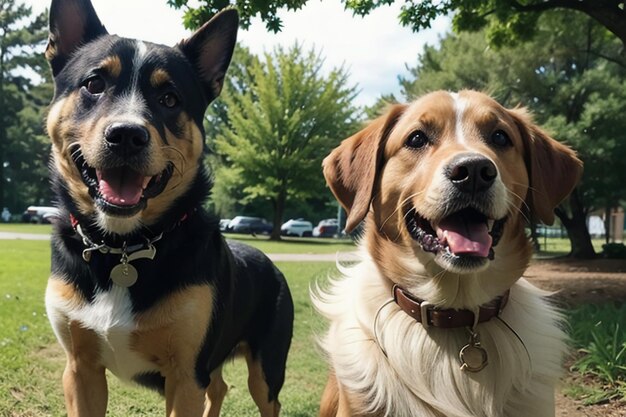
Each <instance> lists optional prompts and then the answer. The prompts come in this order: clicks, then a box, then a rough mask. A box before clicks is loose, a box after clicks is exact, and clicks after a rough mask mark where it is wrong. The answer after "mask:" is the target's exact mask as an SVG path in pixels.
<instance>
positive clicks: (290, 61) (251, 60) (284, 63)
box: [213, 44, 356, 228]
mask: <svg viewBox="0 0 626 417" xmlns="http://www.w3.org/2000/svg"><path fill="white" fill-rule="evenodd" d="M243 55H244V57H245V55H246V54H243ZM322 63H323V60H322V59H321V57H320V56H319V55H318V54H317V53H316V52H315V51H313V50H311V51H309V52H306V53H305V52H303V51H302V49H301V48H300V46H299V45H297V44H296V45H294V46H293V47H291V48H290V49H289V50H283V49H281V48H279V49H276V50H275V51H274V53H273V54H265V56H264V60H261V59H259V58H257V57H251V56H249V54H248V56H247V59H246V65H245V66H240V65H237V63H235V70H234V74H233V78H232V79H230V78H229V79H228V81H227V85H226V87H225V88H224V91H223V92H222V97H221V99H220V102H219V104H218V105H219V106H223V107H220V109H221V110H224V109H227V111H216V112H214V113H213V118H214V119H215V126H217V127H216V129H217V130H216V132H215V134H216V138H215V148H216V151H217V155H218V160H221V161H222V165H221V166H219V167H217V168H216V170H215V173H216V177H217V178H218V181H217V184H216V188H215V196H216V197H217V199H218V202H219V201H222V200H221V198H220V197H223V196H226V195H229V194H232V192H233V191H232V190H238V192H239V193H240V194H239V195H238V197H239V198H240V202H242V203H248V202H251V201H257V200H261V201H267V202H269V203H270V205H271V207H272V210H273V213H274V216H273V222H274V226H275V228H276V227H280V223H281V222H282V215H283V211H284V208H285V203H286V202H287V201H292V202H294V201H306V200H307V199H311V198H315V197H317V198H319V196H320V195H329V194H328V193H327V191H326V190H325V187H324V180H323V177H322V175H321V173H320V166H321V162H322V159H323V157H324V156H325V155H326V154H327V153H328V152H329V151H330V149H332V148H333V147H334V146H336V145H337V143H338V142H339V140H340V139H342V138H343V137H344V136H345V134H346V133H342V134H338V133H337V132H350V131H351V130H352V127H353V125H354V120H355V115H356V109H355V108H354V107H353V106H352V104H351V103H352V100H353V98H354V95H355V88H354V87H349V86H347V83H348V73H347V72H346V71H345V70H343V69H341V68H340V69H333V70H332V71H330V73H329V74H327V75H324V74H323V72H322ZM224 118H225V120H224ZM236 196H237V195H236ZM218 204H223V203H218Z"/></svg>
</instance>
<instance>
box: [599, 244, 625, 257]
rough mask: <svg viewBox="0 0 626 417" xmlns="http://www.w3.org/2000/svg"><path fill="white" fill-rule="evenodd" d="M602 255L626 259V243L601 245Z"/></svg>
mask: <svg viewBox="0 0 626 417" xmlns="http://www.w3.org/2000/svg"><path fill="white" fill-rule="evenodd" d="M602 255H603V256H604V257H605V258H609V259H626V245H624V244H623V243H607V244H605V245H602Z"/></svg>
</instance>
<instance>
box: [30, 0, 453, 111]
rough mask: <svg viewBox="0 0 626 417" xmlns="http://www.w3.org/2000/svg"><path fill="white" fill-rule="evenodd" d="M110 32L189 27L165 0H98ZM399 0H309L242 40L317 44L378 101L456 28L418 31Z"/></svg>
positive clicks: (265, 46)
mask: <svg viewBox="0 0 626 417" xmlns="http://www.w3.org/2000/svg"><path fill="white" fill-rule="evenodd" d="M92 1H93V4H94V7H95V9H96V12H97V13H98V15H99V16H100V19H101V20H102V22H103V23H104V25H105V26H106V27H107V30H108V31H109V32H110V33H116V34H118V35H121V36H125V37H132V38H139V39H143V40H149V41H151V42H156V43H163V44H166V45H173V44H175V43H176V42H178V41H179V40H181V39H182V38H184V37H186V36H188V35H189V32H188V31H187V30H185V29H184V28H183V26H182V12H181V11H178V10H174V9H172V8H170V7H168V6H167V4H166V1H165V0H132V1H129V0H92ZM26 2H27V3H29V4H31V5H32V6H33V8H34V9H35V11H38V12H41V11H43V9H44V8H45V7H46V2H45V1H44V0H26ZM399 12H400V6H399V2H396V3H395V4H394V5H392V6H382V7H380V8H378V9H376V10H375V11H374V12H372V13H370V15H368V16H365V17H364V18H361V17H358V16H352V13H351V12H350V11H346V10H344V8H343V5H342V4H341V2H340V1H339V0H324V1H323V2H322V1H320V0H309V3H308V4H307V5H306V6H305V7H304V8H302V9H300V10H298V11H293V12H286V11H282V12H281V13H280V16H281V18H282V20H283V29H282V32H280V33H278V34H274V33H268V32H267V30H266V29H265V24H264V23H263V22H261V21H260V19H253V20H252V25H251V27H250V29H249V30H247V31H240V34H239V41H240V42H241V43H242V44H244V45H246V46H248V47H249V48H250V49H251V50H252V52H254V53H262V52H264V51H272V50H273V49H274V47H275V46H276V45H283V46H284V47H289V46H291V45H293V43H294V42H295V41H296V40H297V41H299V42H300V43H302V44H303V45H304V47H305V48H306V49H309V48H311V47H315V48H316V50H318V51H321V53H322V56H323V57H324V58H325V66H324V68H325V70H327V71H328V70H330V69H331V68H334V67H339V66H341V65H344V66H345V67H346V68H347V69H348V70H349V72H350V74H351V77H350V81H351V82H352V83H353V84H358V86H359V88H360V91H361V93H360V94H359V95H358V97H357V104H360V105H367V104H372V103H373V102H374V101H375V100H376V98H377V97H378V96H380V95H381V94H388V93H395V94H398V93H399V85H398V80H397V77H398V75H400V74H403V75H406V74H407V71H406V65H407V64H408V65H410V66H414V65H415V64H416V62H417V56H418V55H419V53H420V52H421V51H422V49H423V47H424V45H425V44H431V45H432V44H435V43H437V42H438V37H439V36H440V35H442V34H443V33H444V32H445V31H446V30H448V29H449V27H450V22H449V20H448V19H446V18H440V19H437V20H436V21H435V23H434V25H433V29H429V30H426V31H422V32H420V33H417V34H416V33H413V32H411V30H410V29H408V28H404V27H402V26H401V25H400V23H399V20H398V14H399Z"/></svg>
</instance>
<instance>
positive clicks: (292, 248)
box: [226, 233, 356, 253]
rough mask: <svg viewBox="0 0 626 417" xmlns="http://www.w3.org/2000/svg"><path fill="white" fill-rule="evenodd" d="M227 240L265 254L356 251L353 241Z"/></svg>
mask: <svg viewBox="0 0 626 417" xmlns="http://www.w3.org/2000/svg"><path fill="white" fill-rule="evenodd" d="M226 238H228V239H233V240H239V241H241V242H245V243H247V244H249V245H251V246H254V247H256V248H258V249H260V250H262V251H263V252H265V253H336V252H350V251H355V250H356V246H355V244H354V242H352V241H351V240H337V239H325V238H324V239H320V238H306V237H305V238H302V237H283V238H282V240H281V241H278V242H274V241H271V240H269V238H268V237H267V236H257V237H254V236H251V235H237V234H230V233H229V234H226Z"/></svg>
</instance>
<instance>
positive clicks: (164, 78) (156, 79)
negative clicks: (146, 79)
mask: <svg viewBox="0 0 626 417" xmlns="http://www.w3.org/2000/svg"><path fill="white" fill-rule="evenodd" d="M170 80H171V77H170V74H169V73H168V72H167V71H165V70H164V69H161V68H157V69H156V70H154V71H153V72H152V75H150V84H151V85H152V86H153V87H159V86H162V85H163V84H166V83H167V82H169V81H170Z"/></svg>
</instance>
